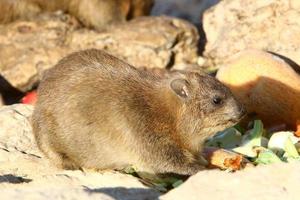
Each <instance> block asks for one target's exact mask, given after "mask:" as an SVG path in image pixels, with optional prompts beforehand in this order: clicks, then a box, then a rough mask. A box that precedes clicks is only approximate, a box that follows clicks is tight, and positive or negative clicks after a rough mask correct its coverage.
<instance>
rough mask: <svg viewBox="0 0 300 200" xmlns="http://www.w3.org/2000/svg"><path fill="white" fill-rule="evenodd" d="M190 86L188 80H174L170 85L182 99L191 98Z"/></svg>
mask: <svg viewBox="0 0 300 200" xmlns="http://www.w3.org/2000/svg"><path fill="white" fill-rule="evenodd" d="M188 85H189V83H188V82H187V80H185V79H182V78H178V79H174V80H172V82H171V83H170V86H171V89H172V90H173V91H174V92H175V93H176V94H177V95H178V96H180V97H182V98H187V97H188V96H189V91H188Z"/></svg>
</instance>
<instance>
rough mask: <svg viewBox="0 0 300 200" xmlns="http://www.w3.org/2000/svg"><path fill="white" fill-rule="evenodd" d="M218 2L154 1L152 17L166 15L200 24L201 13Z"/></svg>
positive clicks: (190, 0)
mask: <svg viewBox="0 0 300 200" xmlns="http://www.w3.org/2000/svg"><path fill="white" fill-rule="evenodd" d="M219 1H220V0H155V4H154V7H153V9H152V12H151V14H152V15H162V14H163V15H168V16H174V17H178V18H182V19H185V20H188V21H191V22H192V23H194V24H200V23H201V16H202V14H203V12H204V11H205V10H206V9H207V8H209V7H211V6H212V5H214V4H216V3H218V2H219Z"/></svg>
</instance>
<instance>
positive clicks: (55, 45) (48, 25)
mask: <svg viewBox="0 0 300 200" xmlns="http://www.w3.org/2000/svg"><path fill="white" fill-rule="evenodd" d="M79 27H80V26H79V25H78V22H77V21H76V20H75V19H74V18H72V17H70V16H68V15H63V14H61V13H56V14H51V15H46V14H45V15H42V16H39V17H36V18H34V19H33V20H32V21H16V22H13V23H11V24H8V25H0V73H1V75H2V76H3V77H4V78H6V79H7V80H8V81H9V82H10V83H11V84H12V85H13V86H14V87H17V88H18V89H21V90H22V91H26V90H28V89H30V88H31V87H32V85H33V84H34V83H35V82H36V81H37V80H39V75H41V73H42V72H43V71H44V70H45V69H47V68H50V67H52V66H53V65H54V64H55V63H56V62H57V61H58V60H59V59H61V58H62V57H63V56H65V55H66V54H68V53H71V52H73V51H78V50H82V49H87V48H99V49H105V50H107V51H108V52H110V53H112V54H115V55H116V56H118V57H120V58H122V59H124V60H126V61H128V62H129V63H130V64H132V65H134V66H137V67H150V68H152V67H159V68H175V69H181V68H182V67H184V66H185V65H187V64H196V63H197V43H198V37H199V36H198V33H197V31H196V28H195V27H194V26H192V25H191V24H189V23H188V22H185V21H183V20H179V19H175V18H169V17H141V18H137V19H135V20H131V21H130V22H128V23H124V24H119V25H114V26H111V27H108V28H107V29H106V30H103V31H101V32H97V31H93V30H89V29H81V28H79Z"/></svg>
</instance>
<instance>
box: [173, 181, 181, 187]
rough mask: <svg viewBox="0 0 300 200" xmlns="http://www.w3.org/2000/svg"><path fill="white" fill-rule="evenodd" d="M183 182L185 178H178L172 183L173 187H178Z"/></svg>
mask: <svg viewBox="0 0 300 200" xmlns="http://www.w3.org/2000/svg"><path fill="white" fill-rule="evenodd" d="M182 183H183V180H178V181H176V182H175V183H173V184H172V186H173V188H176V187H178V186H179V185H181V184H182Z"/></svg>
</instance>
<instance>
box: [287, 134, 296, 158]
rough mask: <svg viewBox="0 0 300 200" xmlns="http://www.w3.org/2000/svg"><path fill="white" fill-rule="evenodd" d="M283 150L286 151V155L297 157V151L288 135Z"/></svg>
mask: <svg viewBox="0 0 300 200" xmlns="http://www.w3.org/2000/svg"><path fill="white" fill-rule="evenodd" d="M284 150H285V152H286V153H287V155H288V157H291V158H297V157H299V153H298V151H297V149H296V147H295V145H294V143H293V142H292V140H291V138H290V137H288V138H287V139H286V141H285V143H284Z"/></svg>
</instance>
